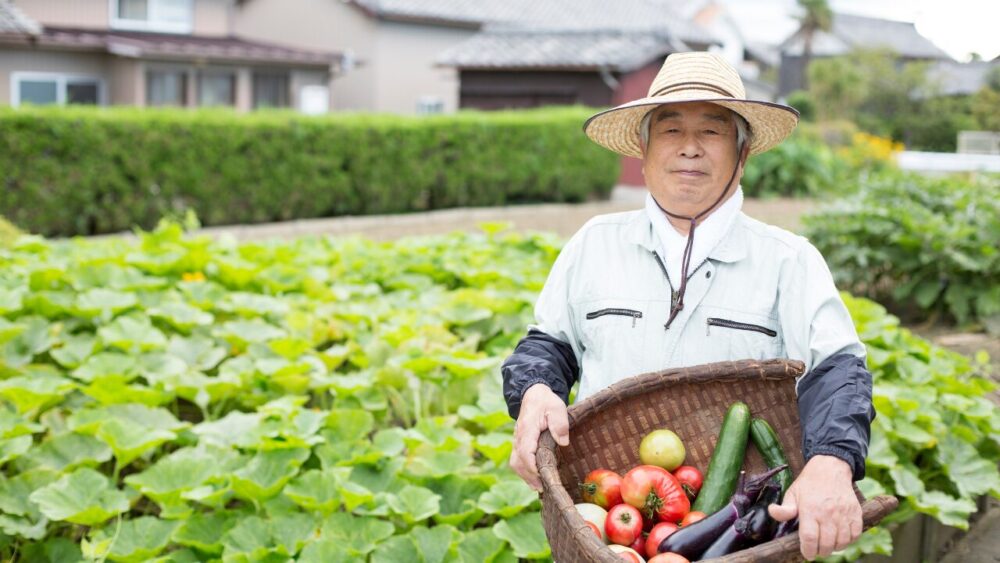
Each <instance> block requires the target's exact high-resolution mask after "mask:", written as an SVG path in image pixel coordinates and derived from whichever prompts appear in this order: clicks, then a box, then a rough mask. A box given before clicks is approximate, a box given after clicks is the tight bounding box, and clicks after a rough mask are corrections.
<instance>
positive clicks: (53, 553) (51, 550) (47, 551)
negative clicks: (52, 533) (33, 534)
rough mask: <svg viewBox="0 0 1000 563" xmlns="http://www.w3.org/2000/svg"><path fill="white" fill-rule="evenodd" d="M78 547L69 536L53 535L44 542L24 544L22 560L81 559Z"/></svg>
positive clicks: (42, 562)
mask: <svg viewBox="0 0 1000 563" xmlns="http://www.w3.org/2000/svg"><path fill="white" fill-rule="evenodd" d="M82 560H83V554H82V553H80V547H79V546H77V545H76V544H75V543H73V542H72V541H71V540H70V539H69V538H63V537H53V538H49V539H47V540H45V541H44V542H35V543H28V544H27V545H25V546H24V561H32V562H33V563H66V562H68V561H72V562H76V561H82Z"/></svg>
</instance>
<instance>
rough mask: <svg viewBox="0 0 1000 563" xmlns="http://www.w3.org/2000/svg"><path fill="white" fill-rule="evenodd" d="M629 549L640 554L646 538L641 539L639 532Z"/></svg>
mask: <svg viewBox="0 0 1000 563" xmlns="http://www.w3.org/2000/svg"><path fill="white" fill-rule="evenodd" d="M629 547H631V548H632V549H634V550H635V551H636V553H642V551H643V550H644V549H646V538H644V537H642V532H639V535H638V536H636V537H635V541H634V542H632V545H630V546H629Z"/></svg>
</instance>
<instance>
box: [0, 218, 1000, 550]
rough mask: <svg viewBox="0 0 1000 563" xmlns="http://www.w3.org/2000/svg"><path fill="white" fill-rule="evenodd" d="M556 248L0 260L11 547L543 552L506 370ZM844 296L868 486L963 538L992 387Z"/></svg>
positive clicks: (191, 245) (479, 242) (5, 522)
mask: <svg viewBox="0 0 1000 563" xmlns="http://www.w3.org/2000/svg"><path fill="white" fill-rule="evenodd" d="M560 245H561V241H559V240H557V239H555V238H553V237H549V236H547V235H520V234H507V233H503V232H502V231H500V230H499V228H498V227H497V226H489V225H487V226H484V232H483V233H481V234H460V233H456V234H452V235H448V236H442V237H429V238H410V239H403V240H400V241H397V242H394V243H376V242H371V241H366V240H362V239H348V238H345V239H319V238H304V239H298V240H295V241H289V242H269V243H255V244H237V243H236V242H234V241H232V240H225V239H223V240H219V241H216V242H213V241H211V240H210V239H208V238H188V237H185V236H184V234H183V231H182V229H181V227H180V226H179V225H177V224H174V223H162V224H161V226H160V227H159V228H158V229H157V230H156V231H154V232H151V233H141V234H140V236H139V238H138V239H137V240H124V239H108V240H103V241H85V240H73V241H63V242H52V241H47V240H44V239H39V238H33V237H23V238H21V239H20V240H19V241H18V242H16V243H15V245H14V246H12V247H10V248H7V249H0V349H2V353H0V401H2V403H0V464H2V476H0V530H2V531H3V534H2V535H0V555H2V556H3V557H4V558H5V559H9V558H14V559H17V560H24V561H71V560H77V559H83V558H92V559H100V558H107V559H108V560H111V561H146V560H156V558H157V557H159V558H160V559H159V560H161V561H203V560H213V559H215V560H218V559H222V560H224V561H285V560H288V559H289V558H290V557H296V558H298V560H300V561H348V560H349V561H356V560H359V559H364V558H365V557H368V558H369V560H371V561H427V562H431V561H470V562H471V561H475V562H482V561H515V560H516V559H518V558H525V559H529V558H538V559H546V558H548V557H549V548H548V544H547V542H546V540H545V536H544V533H543V532H542V529H541V524H540V517H539V504H538V501H537V496H536V495H535V494H534V493H533V492H532V491H531V490H530V489H528V488H527V487H526V486H525V485H524V484H523V483H521V482H520V480H519V479H517V478H516V476H515V475H514V474H513V473H512V472H511V471H510V469H509V468H508V467H507V465H506V459H507V457H508V456H509V453H510V448H511V431H512V428H513V426H512V421H511V420H510V419H509V417H508V416H507V414H506V408H505V406H504V404H503V399H502V394H501V391H500V381H499V373H498V371H499V370H498V369H497V367H498V365H499V363H500V362H501V361H502V359H503V358H504V357H506V355H507V354H509V352H510V350H511V349H512V348H513V346H514V344H515V343H516V342H517V340H518V339H519V338H520V337H521V335H522V334H523V331H524V330H525V325H526V323H527V322H528V321H529V320H530V317H531V308H532V304H533V302H534V299H535V297H536V295H537V292H538V291H539V289H540V288H541V285H542V283H543V282H544V279H545V276H546V274H547V272H548V269H549V267H550V265H551V263H552V261H553V260H554V259H555V256H556V255H557V253H558V250H559V247H560ZM849 306H850V307H851V309H852V311H853V312H854V314H855V316H856V319H857V321H858V325H859V330H860V331H861V333H862V335H863V337H864V339H865V341H866V342H867V343H868V344H869V346H870V350H871V358H870V362H871V364H872V367H873V368H875V370H876V376H877V378H878V380H877V385H876V406H877V407H878V409H879V413H880V414H879V417H878V418H877V419H876V424H875V427H874V436H873V443H872V455H871V459H870V463H869V474H870V476H871V477H872V478H871V479H868V480H866V481H865V482H863V484H862V485H863V489H864V490H865V491H866V492H869V493H871V492H874V491H878V490H887V491H890V492H893V491H895V492H898V493H899V494H901V495H902V496H903V497H904V503H903V505H904V509H903V510H902V511H901V512H900V516H899V517H900V518H905V517H909V516H912V514H913V513H914V512H916V511H921V512H927V513H930V514H933V515H935V516H936V517H938V518H939V519H941V520H942V521H943V522H945V523H948V524H951V525H959V526H961V525H962V524H963V523H964V522H966V521H967V517H968V513H969V512H970V511H971V510H972V508H970V507H971V502H972V501H971V499H972V498H974V496H975V495H978V494H982V493H985V492H989V493H992V494H994V495H1000V476H998V475H997V472H996V465H997V461H998V459H1000V414H998V412H997V409H995V408H992V409H991V408H990V406H989V405H990V404H989V403H988V402H987V401H986V399H984V398H983V395H984V393H986V392H987V391H988V390H990V389H992V385H991V384H990V383H989V382H988V381H987V380H986V379H983V378H980V377H978V376H977V375H976V371H975V370H976V369H977V368H976V367H975V366H973V365H972V364H970V362H969V361H967V360H966V359H964V358H962V357H960V356H957V355H955V354H951V353H948V352H945V351H942V350H940V349H935V348H933V347H931V346H930V345H928V344H927V343H926V342H924V341H921V340H919V339H916V338H915V337H912V336H911V335H909V334H908V333H907V332H906V331H904V330H900V329H899V328H898V327H897V326H896V325H895V324H894V323H895V320H894V318H893V317H890V316H887V315H886V314H885V312H884V310H881V309H880V308H879V307H878V306H877V305H875V304H874V303H872V302H869V301H865V300H849ZM887 537H888V534H887V533H885V532H882V531H876V532H873V533H871V534H869V535H867V536H866V537H865V543H864V544H863V545H864V546H865V549H866V550H868V551H872V550H884V549H885V547H886V541H887Z"/></svg>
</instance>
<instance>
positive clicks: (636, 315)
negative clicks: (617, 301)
mask: <svg viewBox="0 0 1000 563" xmlns="http://www.w3.org/2000/svg"><path fill="white" fill-rule="evenodd" d="M604 315H621V316H623V317H632V328H635V320H636V319H641V318H642V311H635V310H633V309H601V310H599V311H592V312H590V313H587V319H590V320H593V319H596V318H597V317H603V316H604Z"/></svg>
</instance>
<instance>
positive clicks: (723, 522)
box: [657, 465, 787, 560]
mask: <svg viewBox="0 0 1000 563" xmlns="http://www.w3.org/2000/svg"><path fill="white" fill-rule="evenodd" d="M785 467H787V465H782V466H779V467H775V468H773V469H770V470H769V471H767V472H765V473H761V474H760V475H754V476H753V477H750V478H749V479H747V478H746V473H745V472H740V480H739V483H738V484H737V486H736V493H734V494H733V496H732V497H731V498H730V499H729V504H727V505H726V506H723V507H722V508H721V509H719V510H718V511H716V512H713V513H712V514H710V515H709V516H707V517H705V518H703V519H702V520H699V521H697V522H695V523H694V524H690V525H688V526H685V527H683V528H681V529H679V530H677V531H676V532H674V533H672V534H670V535H669V536H667V537H666V538H664V539H663V541H662V542H660V546H659V548H658V549H657V551H658V552H659V553H664V552H667V551H672V552H674V553H677V554H678V555H683V556H684V557H687V558H688V559H691V560H695V559H697V558H698V556H699V555H701V554H702V552H703V551H705V550H706V549H708V547H709V546H711V545H712V543H713V542H715V541H716V539H718V538H719V536H720V535H722V534H723V532H725V531H726V530H728V529H730V528H732V527H733V523H734V522H736V520H738V519H739V518H740V517H741V516H743V515H744V514H746V512H747V511H748V510H749V508H750V506H751V505H753V503H754V501H755V500H756V499H757V496H758V495H759V494H760V492H761V490H763V489H764V487H765V486H766V485H767V483H768V481H769V480H770V479H771V477H773V476H774V475H775V474H777V473H778V472H779V471H781V470H782V469H784V468H785Z"/></svg>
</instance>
